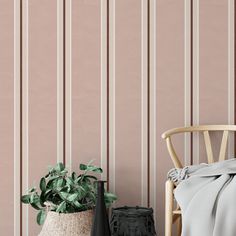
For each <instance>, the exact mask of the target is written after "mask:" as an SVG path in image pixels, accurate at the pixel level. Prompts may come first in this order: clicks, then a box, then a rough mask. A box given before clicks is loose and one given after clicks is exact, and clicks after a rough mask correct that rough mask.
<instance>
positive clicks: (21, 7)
mask: <svg viewBox="0 0 236 236" xmlns="http://www.w3.org/2000/svg"><path fill="white" fill-rule="evenodd" d="M22 11H23V6H22V0H20V196H22V191H23V190H22V189H23V183H22V182H23V177H22V173H23V171H22V169H23V167H22V165H23V160H22V157H23V123H22V122H23V110H22V109H23V12H22ZM22 218H23V210H22V203H20V235H21V236H22V235H23V230H22V225H23V222H22Z"/></svg>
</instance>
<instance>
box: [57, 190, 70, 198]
mask: <svg viewBox="0 0 236 236" xmlns="http://www.w3.org/2000/svg"><path fill="white" fill-rule="evenodd" d="M59 195H60V197H61V198H62V199H63V200H67V198H68V197H69V195H70V194H69V193H66V192H60V193H59Z"/></svg>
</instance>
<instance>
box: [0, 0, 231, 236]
mask: <svg viewBox="0 0 236 236" xmlns="http://www.w3.org/2000/svg"><path fill="white" fill-rule="evenodd" d="M21 4H22V6H21ZM14 9H15V10H14ZM108 9H109V11H108ZM233 9H234V6H233V1H226V0H224V1H223V0H217V1H215V0H214V1H213V0H197V1H193V0H190V1H184V0H178V1H176V0H168V1H167V0H102V1H95V0H66V1H65V0H51V1H46V0H41V1H36V0H32V1H28V0H14V1H9V0H0V29H1V32H4V33H1V34H0V75H1V76H0V82H1V84H0V85H1V86H0V108H1V114H0V131H1V135H0V154H1V162H0V178H1V181H0V187H1V189H4V194H3V191H2V192H1V196H0V209H1V211H0V219H1V221H0V231H1V232H5V235H9V236H10V235H14V236H21V235H22V236H23V235H24V236H25V235H37V233H38V232H39V231H40V227H38V226H37V224H36V223H35V217H36V214H35V213H36V212H35V211H34V210H32V209H29V208H27V207H26V206H22V205H21V204H20V202H19V199H20V195H21V193H22V192H25V191H26V189H27V187H28V186H31V185H32V184H34V183H36V182H37V181H38V179H39V177H40V176H41V175H43V174H44V173H45V170H46V167H47V166H48V165H52V164H54V163H56V162H57V161H64V162H65V163H66V165H67V167H68V168H70V169H71V168H72V169H73V170H75V171H76V170H78V165H79V163H81V162H88V161H90V160H91V159H95V163H96V164H98V165H101V166H102V167H103V169H104V173H105V174H104V176H103V178H105V179H108V180H109V188H110V189H111V190H112V191H114V192H116V193H117V195H118V197H119V200H118V201H117V203H116V206H121V205H143V206H151V207H153V208H154V213H155V219H156V221H157V230H158V233H159V235H160V236H163V235H164V183H165V180H166V173H167V171H168V170H169V169H170V168H171V167H172V163H171V160H170V158H169V156H168V153H167V151H166V146H165V143H164V141H163V140H162V139H161V137H160V136H161V134H162V132H164V131H165V130H167V129H169V128H172V127H176V126H184V125H190V124H203V123H205V124H212V123H217V124H220V123H224V124H225V123H234V114H235V105H234V101H235V98H234V80H235V78H234V24H235V22H234V10H233ZM219 138H220V136H219V135H216V136H215V137H214V138H213V139H214V142H215V143H217V142H219ZM185 141H186V142H184V139H178V140H175V144H176V147H177V150H178V152H179V154H180V156H181V157H182V160H183V161H185V163H187V164H188V163H190V162H191V159H192V161H193V162H198V161H199V160H200V161H204V158H205V150H204V149H202V138H201V137H200V138H198V137H195V136H194V137H193V156H192V157H191V156H190V153H191V150H190V147H189V146H188V145H187V144H189V143H190V142H189V139H188V138H187V139H186V140H185ZM233 143H234V141H233V138H231V146H230V150H229V155H230V153H231V154H232V153H233V151H232V150H233ZM215 152H217V150H216V151H215ZM13 222H14V227H12V225H13Z"/></svg>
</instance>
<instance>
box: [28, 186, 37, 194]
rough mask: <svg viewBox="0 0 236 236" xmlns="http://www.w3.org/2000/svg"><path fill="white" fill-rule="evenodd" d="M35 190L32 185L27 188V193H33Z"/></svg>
mask: <svg viewBox="0 0 236 236" xmlns="http://www.w3.org/2000/svg"><path fill="white" fill-rule="evenodd" d="M35 190H36V188H35V187H33V188H30V189H29V190H28V193H33V192H34V191H35Z"/></svg>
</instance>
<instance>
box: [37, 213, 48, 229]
mask: <svg viewBox="0 0 236 236" xmlns="http://www.w3.org/2000/svg"><path fill="white" fill-rule="evenodd" d="M45 218H46V212H45V210H40V211H39V213H38V215H37V223H38V224H39V225H42V224H43V223H44V221H45Z"/></svg>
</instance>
